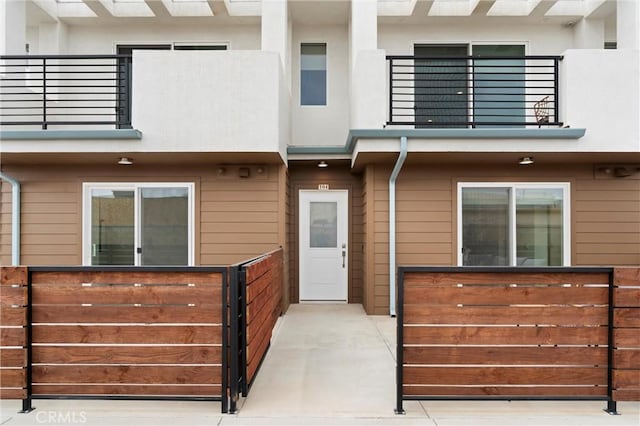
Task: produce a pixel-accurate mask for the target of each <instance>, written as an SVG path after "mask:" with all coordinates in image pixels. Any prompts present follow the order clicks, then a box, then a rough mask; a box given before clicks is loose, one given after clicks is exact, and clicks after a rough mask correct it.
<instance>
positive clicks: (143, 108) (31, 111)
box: [0, 50, 290, 159]
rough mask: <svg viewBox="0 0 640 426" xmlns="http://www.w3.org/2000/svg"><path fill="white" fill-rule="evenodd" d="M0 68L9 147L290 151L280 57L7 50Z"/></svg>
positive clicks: (0, 114)
mask: <svg viewBox="0 0 640 426" xmlns="http://www.w3.org/2000/svg"><path fill="white" fill-rule="evenodd" d="M0 65H1V67H0V74H1V75H0V77H1V79H2V98H1V102H0V119H1V120H2V126H1V128H2V138H3V152H6V153H22V152H27V150H28V151H29V152H44V153H46V152H211V153H217V152H229V153H246V152H252V153H266V154H268V155H271V156H273V157H274V158H277V156H279V157H280V158H282V159H284V158H285V156H286V146H287V144H288V142H289V132H288V126H289V114H290V113H289V96H290V95H289V89H288V85H287V84H286V80H285V77H284V73H283V68H282V64H281V61H280V58H279V56H278V55H277V54H276V53H272V52H262V51H246V50H245V51H136V52H134V53H133V56H126V55H84V56H78V55H73V56H59V55H57V56H3V57H1V63H0ZM134 133H136V134H138V136H137V137H132V136H131V135H132V134H134ZM127 135H128V136H127ZM47 139H49V140H50V139H57V142H56V143H51V142H50V141H47ZM27 141H28V143H26V142H27Z"/></svg>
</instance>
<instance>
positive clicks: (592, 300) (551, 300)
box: [405, 286, 609, 306]
mask: <svg viewBox="0 0 640 426" xmlns="http://www.w3.org/2000/svg"><path fill="white" fill-rule="evenodd" d="M608 292H609V289H608V288H603V287H600V288H594V287H562V286H553V287H531V286H522V287H510V286H504V287H489V288H481V289H478V288H477V286H465V287H435V288H429V290H428V292H426V291H425V289H424V287H407V289H406V290H405V298H406V299H405V300H407V303H411V304H416V305H417V304H426V305H439V304H442V303H447V302H448V301H451V300H456V301H457V302H458V304H461V305H485V306H495V305H513V304H520V305H522V304H527V305H568V304H574V305H577V304H580V305H584V304H598V303H601V302H602V301H603V300H606V298H607V294H608Z"/></svg>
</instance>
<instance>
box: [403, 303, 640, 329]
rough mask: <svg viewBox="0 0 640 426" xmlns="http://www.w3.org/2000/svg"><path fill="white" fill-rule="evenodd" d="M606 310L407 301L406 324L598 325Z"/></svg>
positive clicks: (603, 321) (602, 322) (603, 308)
mask: <svg viewBox="0 0 640 426" xmlns="http://www.w3.org/2000/svg"><path fill="white" fill-rule="evenodd" d="M607 312H608V310H607V308H606V307H592V306H588V307H575V306H567V307H558V306H544V307H541V306H518V307H515V306H491V307H475V306H471V307H469V306H460V307H458V306H455V305H453V306H431V305H413V304H407V305H405V324H469V325H510V324H520V325H540V324H544V325H554V326H585V325H586V326H598V325H606V324H607ZM621 316H622V315H621ZM625 318H628V321H631V320H635V318H632V317H631V315H625ZM621 321H622V319H621ZM638 322H639V323H640V320H638Z"/></svg>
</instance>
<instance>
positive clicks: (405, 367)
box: [396, 267, 640, 412]
mask: <svg viewBox="0 0 640 426" xmlns="http://www.w3.org/2000/svg"><path fill="white" fill-rule="evenodd" d="M622 271H625V272H622ZM614 276H615V277H616V278H615V282H616V285H617V286H618V287H614V285H613V283H614ZM623 277H624V278H623ZM398 278H399V286H398V291H399V294H398V353H397V357H398V358H397V360H398V364H397V407H396V411H398V412H402V410H403V408H402V401H403V400H410V399H418V400H421V399H602V400H607V401H608V410H609V411H611V412H615V401H616V400H623V399H638V393H639V391H640V387H639V382H640V380H639V378H640V376H639V374H638V368H639V362H638V361H639V360H640V358H639V354H640V351H639V349H640V345H639V344H638V340H639V339H638V334H637V332H638V330H637V328H636V329H633V327H640V320H638V318H639V317H640V316H639V315H638V314H639V312H640V310H639V309H638V306H639V305H640V304H639V303H638V296H639V294H638V293H639V290H638V287H637V286H638V281H639V280H638V270H637V269H631V270H618V269H616V270H615V272H614V270H613V269H611V268H555V269H554V268H527V269H525V268H495V269H493V268H492V269H489V268H468V267H467V268H427V267H406V268H405V267H401V268H399V272H398ZM629 286H636V288H629ZM614 299H615V301H616V306H619V308H618V307H616V308H615V309H613V306H614V305H613V304H612V303H610V301H612V300H614ZM614 314H615V322H614V321H613V317H614ZM614 324H615V327H616V328H615V330H614ZM614 331H615V337H616V338H617V341H618V344H617V345H616V344H615V343H613V342H612V340H613V338H614ZM614 345H615V346H614ZM614 359H615V365H614V363H613V361H614Z"/></svg>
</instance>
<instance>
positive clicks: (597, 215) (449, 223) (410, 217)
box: [365, 156, 640, 314]
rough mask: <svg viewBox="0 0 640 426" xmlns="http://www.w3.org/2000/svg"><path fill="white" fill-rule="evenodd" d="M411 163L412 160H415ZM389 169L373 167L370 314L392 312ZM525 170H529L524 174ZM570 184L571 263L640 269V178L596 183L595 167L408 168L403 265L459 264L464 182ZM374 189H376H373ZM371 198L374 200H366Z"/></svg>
mask: <svg viewBox="0 0 640 426" xmlns="http://www.w3.org/2000/svg"><path fill="white" fill-rule="evenodd" d="M409 157H410V158H411V156H409ZM391 168H392V165H391V164H386V165H380V164H376V165H370V166H368V167H367V173H368V176H371V179H368V180H367V184H369V186H368V187H367V188H366V191H367V192H366V194H365V198H366V199H367V201H368V202H369V203H373V208H370V209H369V211H370V212H372V214H373V217H374V218H375V221H374V223H368V224H367V226H366V229H367V232H368V235H367V238H368V239H367V244H366V247H367V249H369V250H374V253H372V254H368V255H367V257H366V258H367V259H370V260H371V262H373V265H369V264H367V265H365V270H367V271H369V274H368V275H367V276H368V277H369V276H371V278H370V279H368V280H367V287H366V290H369V291H374V296H373V303H374V305H373V306H372V307H370V308H368V309H367V312H369V313H375V314H386V313H388V303H389V302H388V294H389V289H388V286H389V257H388V254H389V247H388V243H389V216H388V215H389V201H388V200H389V194H388V190H389V189H388V186H389V181H388V180H389V176H390V173H391ZM523 171H524V172H523ZM474 181H475V182H569V183H570V184H571V199H570V205H571V244H572V250H571V264H572V265H575V266H581V265H602V266H618V265H620V266H623V265H638V264H640V180H637V179H634V180H625V179H594V174H593V165H592V164H577V165H568V166H563V167H562V168H557V167H546V168H543V167H536V168H528V169H522V168H516V167H513V168H505V167H504V166H492V165H491V164H486V165H478V166H456V165H438V166H434V165H430V166H429V167H423V166H421V165H415V164H414V165H405V167H404V168H403V169H402V171H401V173H400V176H399V178H398V181H397V188H396V201H397V204H396V217H397V223H396V232H397V234H396V243H397V244H396V253H397V264H398V265H431V266H439V265H443V266H444V265H456V264H457V256H456V253H457V245H458V243H457V220H458V218H457V211H456V209H457V184H458V182H474ZM371 186H372V187H373V188H370V187H371ZM367 194H368V195H367Z"/></svg>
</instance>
